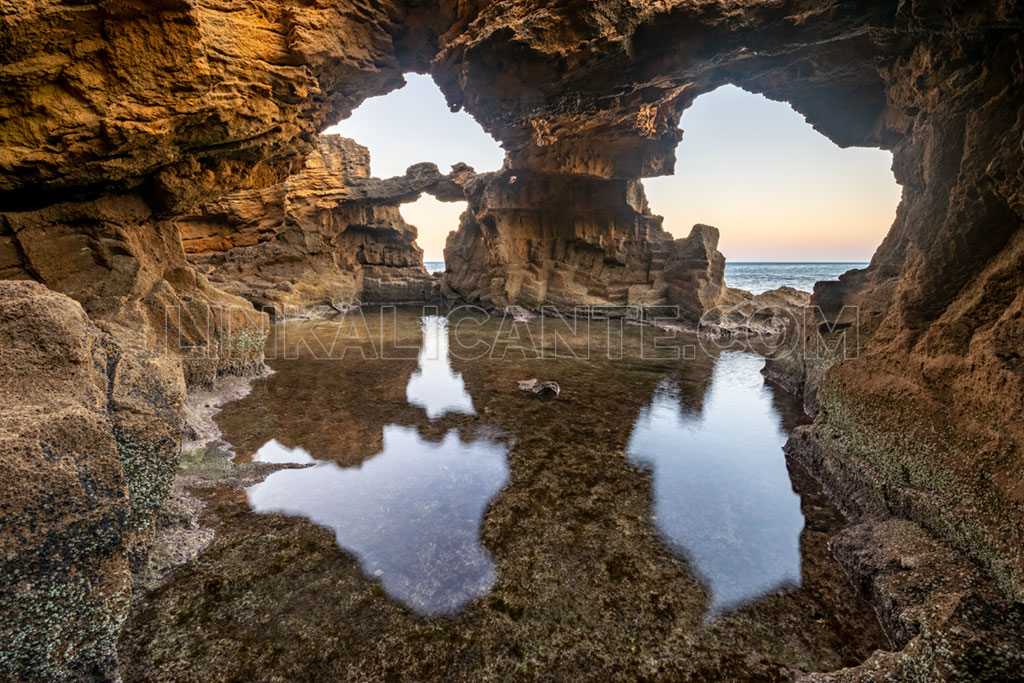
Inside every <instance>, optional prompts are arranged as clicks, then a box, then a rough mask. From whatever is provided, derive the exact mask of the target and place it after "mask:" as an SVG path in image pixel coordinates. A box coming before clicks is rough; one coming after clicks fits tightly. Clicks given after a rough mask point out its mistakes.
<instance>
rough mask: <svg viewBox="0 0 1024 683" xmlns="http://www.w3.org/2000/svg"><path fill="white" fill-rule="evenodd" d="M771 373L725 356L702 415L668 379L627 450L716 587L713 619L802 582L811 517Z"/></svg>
mask: <svg viewBox="0 0 1024 683" xmlns="http://www.w3.org/2000/svg"><path fill="white" fill-rule="evenodd" d="M762 365H763V361H761V359H760V358H758V357H757V356H755V355H753V354H747V353H732V352H729V353H723V354H722V355H720V356H719V357H718V360H717V362H716V363H715V368H714V371H713V373H712V376H711V383H710V386H709V387H708V391H707V394H706V396H705V399H704V405H703V408H702V409H701V410H699V411H694V410H690V409H689V407H688V406H686V405H685V403H684V402H683V401H681V400H680V399H681V397H680V393H679V389H678V386H677V385H676V383H675V382H673V381H672V380H663V381H662V382H661V383H660V384H659V385H658V388H657V389H656V391H655V395H654V398H653V399H652V400H651V403H650V404H648V405H647V406H644V408H643V409H642V410H641V411H640V415H639V416H638V417H637V420H636V424H635V425H634V427H633V434H632V436H631V437H630V440H629V446H628V448H627V452H628V454H629V461H630V462H633V463H636V464H638V465H640V466H644V467H647V468H649V469H650V470H651V476H652V478H653V487H654V507H653V512H654V519H655V520H656V525H657V527H658V529H660V530H661V532H662V534H663V535H664V537H665V539H666V542H667V543H668V544H669V545H670V546H671V547H672V548H673V549H674V550H676V551H677V552H679V553H681V554H682V555H684V556H685V557H686V558H687V559H689V560H690V561H691V562H692V564H693V567H694V569H695V571H696V572H697V573H699V574H700V575H701V577H702V578H703V579H704V580H705V581H706V582H707V584H708V588H709V589H710V591H711V606H710V608H711V610H713V611H720V610H723V609H729V608H733V607H736V606H738V605H741V604H742V603H744V602H747V601H750V600H753V599H756V598H757V597H759V596H761V595H764V594H765V593H769V592H771V591H773V590H775V589H778V588H781V587H784V586H798V585H799V584H800V532H801V531H802V530H803V527H804V516H803V513H802V512H801V510H800V496H799V495H797V493H796V492H795V491H793V485H792V483H791V482H790V480H789V472H788V470H787V469H786V462H785V458H784V457H783V456H782V445H783V444H784V443H785V441H786V433H785V431H784V430H783V428H782V424H781V422H782V420H781V417H780V416H779V413H778V410H777V409H776V407H775V406H774V405H773V404H772V397H771V391H770V390H769V389H768V388H767V387H766V386H764V383H763V381H762V380H761V376H760V373H759V371H760V368H761V366H762Z"/></svg>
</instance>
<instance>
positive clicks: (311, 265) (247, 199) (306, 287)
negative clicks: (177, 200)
mask: <svg viewBox="0 0 1024 683" xmlns="http://www.w3.org/2000/svg"><path fill="white" fill-rule="evenodd" d="M471 175H472V169H470V168H469V167H465V166H460V167H458V168H456V169H455V170H453V172H452V173H451V174H449V175H446V176H444V175H441V173H440V172H439V171H438V169H437V167H436V166H434V165H433V164H428V163H423V164H417V165H414V166H412V167H410V168H409V169H408V171H407V172H406V174H405V175H404V176H400V177H396V178H389V179H385V180H381V179H379V178H371V177H370V156H369V152H368V150H367V149H366V148H365V147H362V146H361V145H358V144H356V143H355V141H353V140H349V139H347V138H342V137H339V136H336V135H325V136H321V137H320V138H319V141H318V146H317V148H316V150H315V151H314V152H313V153H312V154H310V155H309V156H308V157H307V158H306V161H305V165H304V167H303V169H302V171H301V172H299V173H297V174H295V175H293V176H291V177H289V178H288V180H286V181H285V182H284V183H281V184H279V185H274V186H271V187H268V188H264V189H261V190H244V191H241V192H237V193H233V194H229V195H226V196H224V197H221V198H219V199H216V200H213V201H208V202H204V203H202V204H201V205H200V206H199V207H198V210H196V211H195V212H193V213H190V214H189V215H186V216H184V217H182V218H180V219H178V220H177V221H176V225H177V227H178V228H179V229H180V230H181V235H182V241H183V244H184V247H185V251H186V253H187V254H188V258H189V262H190V263H192V264H193V265H194V266H195V267H196V269H197V270H198V271H199V272H201V273H203V274H205V275H206V276H207V277H208V278H209V279H210V281H211V283H213V284H214V285H216V286H217V287H219V288H221V289H223V290H225V291H228V292H231V293H234V294H238V295H240V296H244V297H245V298H246V299H248V300H249V301H252V302H253V304H254V305H256V306H258V307H264V306H266V307H269V308H271V309H272V310H274V311H275V313H276V314H278V315H281V316H288V315H297V314H302V313H304V312H306V311H307V310H308V309H310V308H311V307H315V306H335V307H339V306H345V305H349V304H352V303H358V302H362V303H374V302H388V303H397V302H403V303H405V302H424V301H430V300H433V299H437V298H438V297H439V291H438V287H439V283H438V281H437V279H436V278H434V277H432V276H430V275H429V274H428V273H427V272H426V270H425V269H424V267H423V250H422V249H420V247H419V246H418V245H417V244H416V228H415V227H414V226H412V225H409V224H408V223H406V222H405V221H404V220H403V219H402V215H401V213H400V210H399V207H400V206H401V204H403V203H406V202H411V201H415V200H416V199H417V198H419V196H420V194H421V193H423V192H428V193H430V194H432V195H435V196H437V197H439V198H441V199H445V200H457V199H461V198H462V196H463V194H462V189H461V186H460V184H461V183H462V182H464V180H465V179H466V178H468V177H470V176H471Z"/></svg>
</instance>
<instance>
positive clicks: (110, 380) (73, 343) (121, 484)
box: [0, 282, 185, 680]
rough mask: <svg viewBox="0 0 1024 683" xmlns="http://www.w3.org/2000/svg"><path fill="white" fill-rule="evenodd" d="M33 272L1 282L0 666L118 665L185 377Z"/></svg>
mask: <svg viewBox="0 0 1024 683" xmlns="http://www.w3.org/2000/svg"><path fill="white" fill-rule="evenodd" d="M164 362H165V361H163V360H161V359H153V358H150V357H149V356H148V354H146V353H145V352H143V351H142V350H140V349H133V348H128V347H125V346H123V345H122V344H120V343H118V342H116V341H115V340H114V339H113V338H112V337H111V336H110V335H108V334H105V333H103V332H102V331H101V330H100V329H99V328H97V327H96V326H95V325H94V324H93V323H92V322H90V321H89V319H88V317H87V316H86V314H85V312H84V311H83V310H82V307H81V306H80V305H79V304H77V303H75V302H74V301H73V300H71V299H69V298H68V297H66V296H63V295H61V294H57V293H55V292H52V291H50V290H48V289H47V288H45V287H44V286H42V285H40V284H38V283H35V282H0V375H2V376H3V378H4V381H3V382H2V384H0V469H2V476H0V486H2V495H0V499H2V501H3V502H2V508H3V514H2V517H0V520H2V525H0V543H2V547H3V554H2V555H0V563H2V571H0V613H2V614H3V620H2V625H0V630H2V634H0V641H2V642H3V646H2V647H0V671H2V672H3V677H4V678H9V679H10V680H26V679H29V678H40V679H50V680H52V679H57V678H60V677H62V676H65V675H73V676H76V677H81V678H90V677H94V676H95V677H97V678H102V677H103V676H110V675H113V673H114V671H115V664H116V662H115V658H114V644H115V641H116V638H117V633H118V631H119V629H120V626H121V623H122V622H123V620H124V617H125V615H126V612H127V606H128V602H129V600H130V598H131V583H130V582H131V573H130V570H131V569H132V567H133V565H135V564H137V563H138V562H140V561H142V560H144V557H145V550H146V546H147V543H148V538H149V536H150V535H151V534H152V524H151V522H152V520H153V516H154V513H155V511H156V509H157V507H158V506H159V505H160V503H161V502H162V501H163V499H164V497H165V496H166V494H167V490H168V488H169V486H170V480H171V475H172V472H173V467H174V464H175V461H176V459H177V454H178V438H179V425H178V420H177V415H178V412H177V408H178V407H179V405H178V404H180V402H181V401H182V399H183V398H184V389H185V387H184V383H183V382H182V381H181V376H180V374H179V375H178V379H177V381H173V375H170V377H171V378H172V379H170V380H169V379H168V377H169V375H168V373H166V372H165V371H164V369H163V368H162V367H161V365H162V364H163V363H164Z"/></svg>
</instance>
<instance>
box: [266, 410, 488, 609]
mask: <svg viewBox="0 0 1024 683" xmlns="http://www.w3.org/2000/svg"><path fill="white" fill-rule="evenodd" d="M271 444H276V446H272V445H271ZM268 447H269V449H268ZM284 451H287V449H284V448H283V447H282V446H280V444H277V442H275V441H271V442H270V443H268V444H267V445H266V446H264V447H263V448H261V449H260V453H264V452H268V453H272V454H273V457H275V458H276V459H275V460H273V462H295V461H296V460H291V461H289V460H287V459H286V458H287V454H286V453H284ZM296 452H297V461H298V462H308V461H305V460H303V458H306V457H308V453H305V451H302V450H301V449H296ZM293 453H294V452H293ZM506 453H507V449H506V448H505V447H504V446H502V445H500V444H497V443H494V442H491V441H487V440H476V441H472V442H469V443H466V442H463V441H462V440H461V439H460V438H459V435H458V433H457V432H456V431H454V430H453V431H450V432H448V434H447V435H446V436H445V437H444V439H443V440H442V441H441V442H440V443H431V442H429V441H426V440H424V439H423V438H422V437H421V436H420V435H419V432H417V431H416V430H415V429H412V428H407V427H400V426H397V425H389V426H387V427H385V428H384V447H383V449H382V450H381V452H380V453H378V454H377V455H375V456H374V457H372V458H370V459H369V460H367V461H365V462H364V463H363V464H362V465H361V466H359V467H348V468H343V467H339V466H338V465H337V464H335V463H333V462H318V464H316V465H314V466H313V467H307V468H302V469H288V470H281V471H278V472H275V473H273V474H271V475H270V476H269V477H267V479H266V480H265V481H263V482H262V483H260V484H256V485H255V486H252V487H250V488H249V489H248V491H247V494H248V498H249V504H250V505H251V506H252V507H253V509H254V510H256V511H257V512H261V513H271V512H278V513H283V514H286V515H294V516H299V517H305V518H307V519H309V520H310V521H312V522H314V523H316V524H320V525H322V526H325V527H328V528H330V529H332V530H333V531H334V533H335V537H336V539H337V542H338V545H340V546H342V547H343V548H345V549H346V550H348V551H350V552H352V553H353V554H355V555H356V556H357V557H358V558H359V562H360V564H361V566H362V568H363V571H364V572H365V573H366V574H367V576H371V577H374V576H375V577H379V579H380V581H381V583H382V584H383V586H384V588H385V590H387V592H388V594H389V595H391V596H392V597H393V598H395V599H396V600H398V601H400V602H402V603H404V604H406V605H408V606H409V607H411V608H412V609H414V610H416V611H417V612H420V613H423V614H439V613H450V612H454V611H456V610H458V609H459V608H460V607H462V606H463V605H464V604H466V603H467V602H469V601H471V600H473V599H474V598H477V597H479V596H481V595H483V594H485V593H486V592H487V591H488V590H489V589H490V587H491V585H492V584H493V583H494V580H495V572H494V567H493V564H492V563H491V558H490V554H489V553H488V552H487V551H486V550H484V549H483V548H481V547H480V541H479V539H480V524H481V521H482V519H483V514H484V509H485V508H486V507H487V504H488V502H490V500H491V498H492V497H493V496H494V495H495V494H496V493H497V492H498V491H499V490H501V488H502V487H503V486H504V485H505V480H506V479H507V477H508V465H507V462H506V458H505V456H506ZM257 459H263V458H259V457H258V456H257ZM265 461H266V460H265ZM314 462H317V461H314Z"/></svg>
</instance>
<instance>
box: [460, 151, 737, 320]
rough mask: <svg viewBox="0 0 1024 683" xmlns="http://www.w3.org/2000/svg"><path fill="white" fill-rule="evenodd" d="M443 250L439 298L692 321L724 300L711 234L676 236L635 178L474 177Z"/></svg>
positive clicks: (721, 261) (702, 229) (701, 230)
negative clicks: (659, 309) (635, 311)
mask: <svg viewBox="0 0 1024 683" xmlns="http://www.w3.org/2000/svg"><path fill="white" fill-rule="evenodd" d="M466 197H467V199H468V200H469V209H468V211H467V212H466V213H465V214H463V217H462V221H461V225H460V226H459V230H458V231H457V232H455V233H453V234H451V235H450V236H449V238H448V244H447V245H446V246H445V264H446V266H447V272H446V273H445V275H444V278H443V288H444V292H445V295H446V296H447V297H450V298H452V299H456V300H461V301H469V302H473V303H479V304H482V305H485V306H494V307H498V308H504V307H507V306H522V307H524V308H527V309H533V310H538V309H540V308H541V307H543V306H552V307H554V308H556V309H558V310H561V311H571V310H572V309H573V307H575V306H585V305H591V306H626V305H633V306H638V305H651V306H654V305H672V306H678V307H679V309H680V315H681V317H682V318H683V319H685V320H690V321H692V322H696V320H697V319H699V318H700V315H701V314H702V313H703V312H704V311H706V310H708V309H709V308H712V307H714V306H715V305H718V304H719V303H722V302H723V301H724V300H725V297H726V287H725V281H724V279H723V275H724V270H725V258H724V257H723V256H722V255H721V253H719V252H718V249H717V247H718V230H716V229H715V228H712V227H710V226H706V225H698V226H695V227H694V228H693V231H692V232H691V233H690V236H689V237H687V238H685V239H678V240H677V239H674V238H673V237H672V236H671V235H670V234H669V233H668V232H666V231H665V230H664V229H663V228H662V226H661V222H662V219H661V217H660V216H655V215H653V214H652V213H651V212H650V210H649V209H648V207H647V199H646V197H645V196H644V191H643V186H642V185H641V184H640V183H639V182H638V181H635V180H630V181H626V180H602V179H599V178H590V177H586V176H579V175H566V174H534V173H513V172H511V171H507V170H506V171H503V172H500V173H487V174H481V175H479V176H476V177H474V178H472V179H471V180H470V181H469V182H468V183H466Z"/></svg>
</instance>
